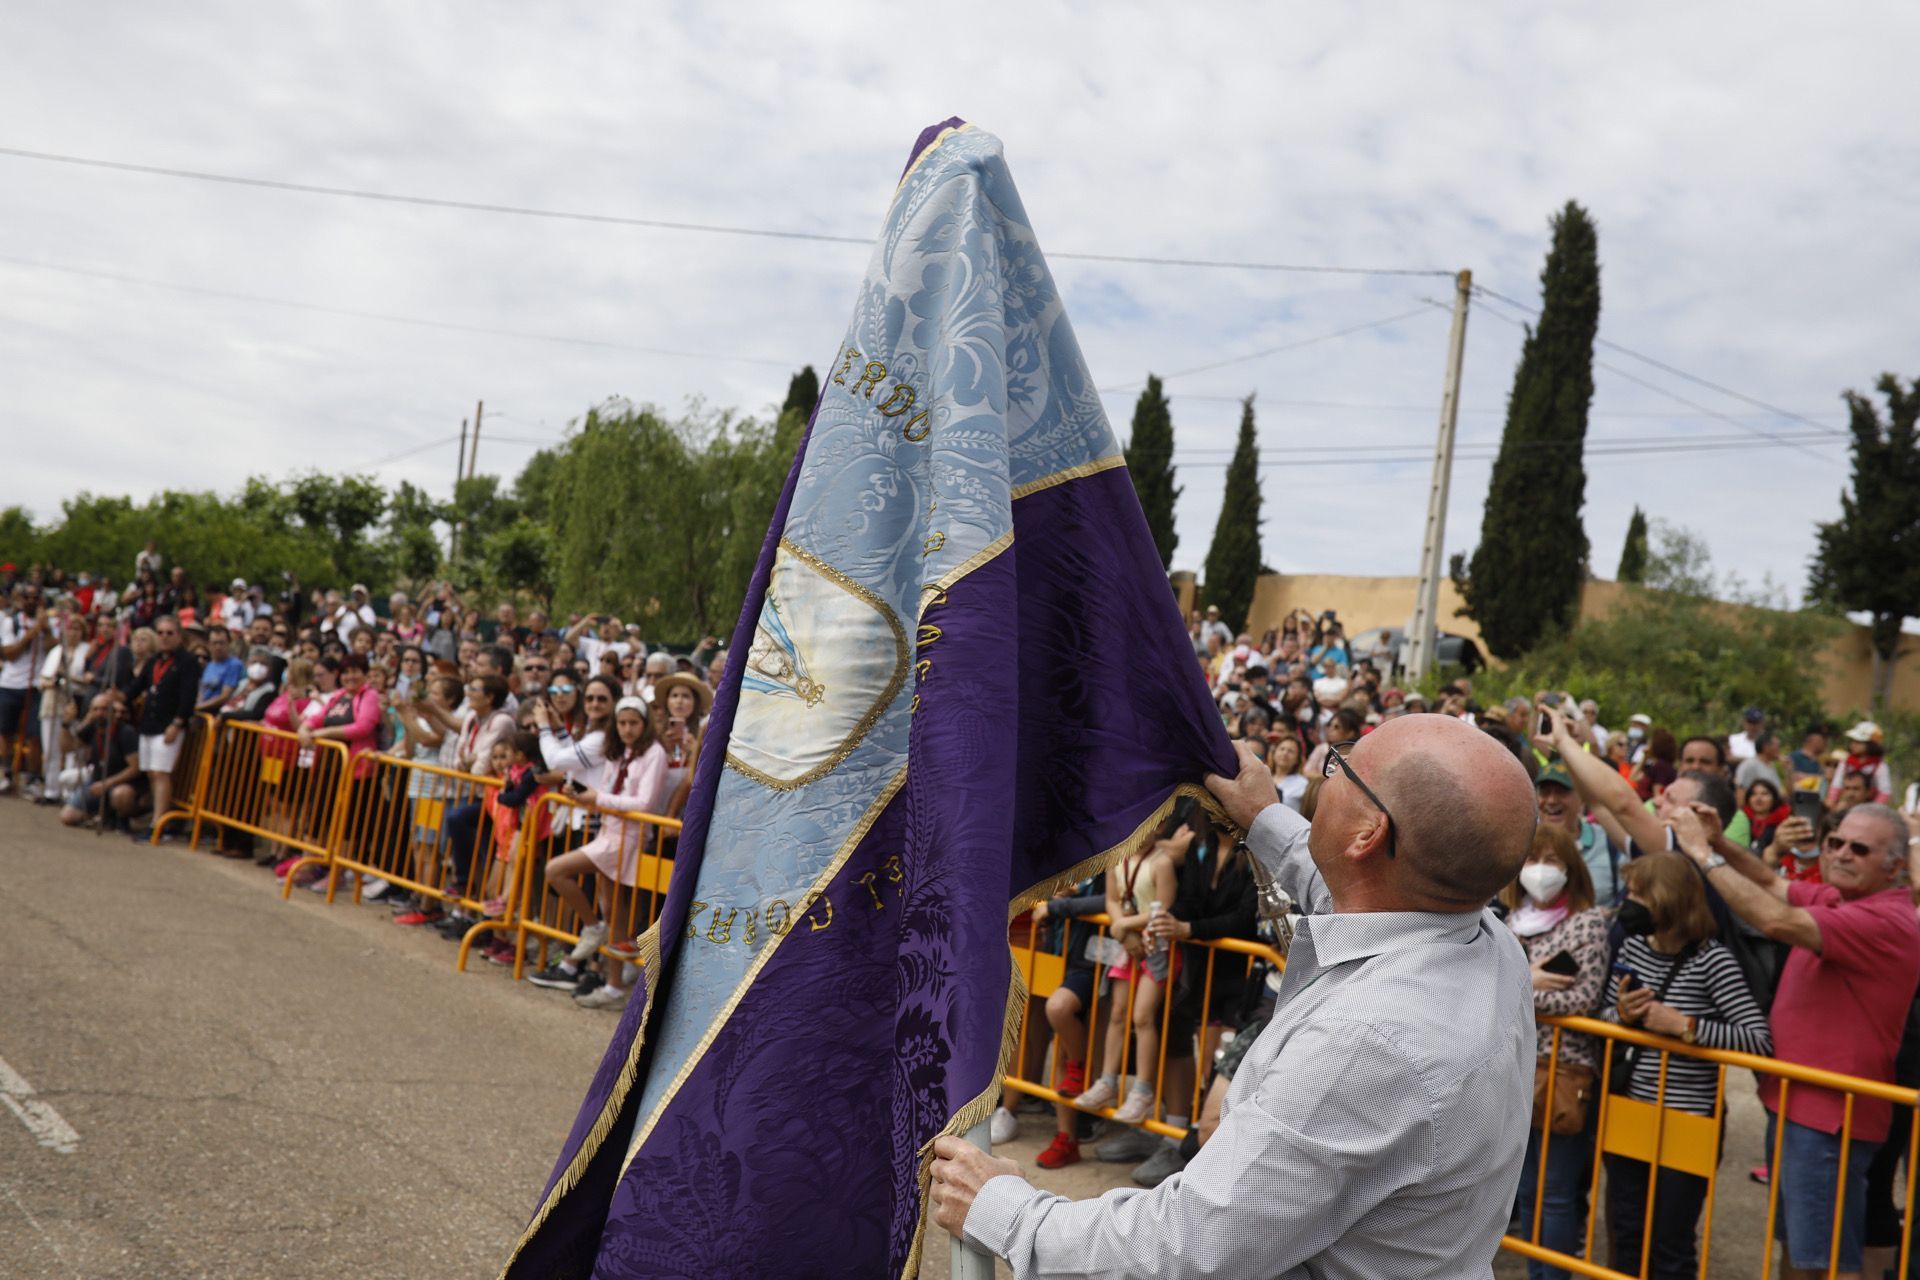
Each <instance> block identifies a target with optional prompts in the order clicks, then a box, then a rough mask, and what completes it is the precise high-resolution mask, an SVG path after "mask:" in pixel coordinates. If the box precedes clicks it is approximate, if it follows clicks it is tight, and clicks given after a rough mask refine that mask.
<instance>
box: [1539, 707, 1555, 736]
mask: <svg viewBox="0 0 1920 1280" xmlns="http://www.w3.org/2000/svg"><path fill="white" fill-rule="evenodd" d="M1535 732H1536V733H1537V734H1538V735H1539V736H1540V737H1542V738H1547V737H1551V736H1553V717H1552V716H1550V715H1548V714H1547V713H1546V712H1544V711H1542V712H1541V713H1540V727H1539V728H1538V729H1537V730H1535Z"/></svg>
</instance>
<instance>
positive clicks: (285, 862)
mask: <svg viewBox="0 0 1920 1280" xmlns="http://www.w3.org/2000/svg"><path fill="white" fill-rule="evenodd" d="M299 863H300V855H299V854H295V855H294V856H293V857H291V858H282V859H280V862H279V865H277V866H275V867H274V869H273V874H274V875H276V876H278V877H280V878H281V879H282V880H284V879H286V878H287V872H289V871H291V870H293V869H294V867H296V866H298V865H299Z"/></svg>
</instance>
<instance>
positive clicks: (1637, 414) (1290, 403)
mask: <svg viewBox="0 0 1920 1280" xmlns="http://www.w3.org/2000/svg"><path fill="white" fill-rule="evenodd" d="M1422 301H1430V300H1427V299H1422ZM1503 318H1504V317H1503ZM1136 392H1137V389H1136V388H1133V387H1119V388H1109V389H1107V390H1105V391H1102V392H1100V394H1101V395H1102V396H1104V397H1106V398H1108V399H1125V398H1127V397H1130V396H1132V395H1135V394H1136ZM1254 394H1255V396H1256V398H1257V401H1258V403H1259V405H1260V407H1261V408H1263V409H1272V408H1281V409H1353V410H1360V411H1365V412H1369V413H1428V414H1430V413H1433V412H1434V411H1435V406H1433V405H1430V404H1376V403H1370V402H1367V401H1360V400H1274V399H1269V398H1268V397H1267V396H1266V395H1265V394H1264V393H1262V392H1259V391H1257V390H1256V392H1255V393H1254ZM1167 399H1169V400H1201V401H1207V402H1213V403H1219V404H1239V403H1240V402H1241V401H1242V400H1245V399H1246V396H1244V395H1237V396H1233V395H1206V394H1202V393H1199V392H1194V391H1169V392H1168V393H1167ZM1460 412H1461V413H1462V414H1473V415H1476V416H1479V417H1498V416H1502V415H1504V414H1505V413H1506V410H1504V409H1462V410H1460ZM1808 412H1812V413H1818V412H1819V410H1817V409H1814V410H1809V411H1808ZM1587 416H1588V417H1590V418H1652V419H1657V420H1659V421H1671V420H1672V419H1674V418H1678V417H1681V416H1683V415H1680V414H1676V413H1673V412H1672V411H1671V410H1667V409H1595V410H1593V411H1592V412H1590V413H1589V414H1588V415H1587ZM1732 416H1733V417H1736V418H1738V417H1742V416H1747V417H1773V416H1774V415H1773V414H1770V413H1769V414H1747V415H1742V414H1737V413H1736V414H1734V415H1732Z"/></svg>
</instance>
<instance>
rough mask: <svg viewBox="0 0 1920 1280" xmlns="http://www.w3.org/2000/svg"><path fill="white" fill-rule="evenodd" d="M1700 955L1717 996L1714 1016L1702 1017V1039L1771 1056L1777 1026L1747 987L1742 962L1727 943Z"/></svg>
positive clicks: (1713, 1046) (1716, 1045) (1711, 991)
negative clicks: (1771, 1022)
mask: <svg viewBox="0 0 1920 1280" xmlns="http://www.w3.org/2000/svg"><path fill="white" fill-rule="evenodd" d="M1700 959H1701V961H1702V962H1704V966H1705V967H1704V969H1703V970H1702V973H1703V976H1704V977H1705V979H1706V984H1707V990H1708V993H1709V994H1710V995H1711V996H1712V997H1713V1016H1711V1017H1702V1018H1700V1021H1699V1023H1698V1025H1697V1026H1696V1027H1695V1029H1694V1030H1695V1034H1696V1035H1697V1036H1698V1037H1699V1043H1700V1044H1702V1045H1705V1046H1706V1047H1707V1048H1709V1049H1731V1050H1733V1051H1734V1052H1736V1053H1752V1054H1758V1055H1759V1056H1761V1057H1763V1058H1764V1057H1771V1056H1772V1054H1773V1030H1772V1028H1771V1027H1769V1026H1768V1025H1767V1015H1766V1013H1765V1012H1763V1011H1762V1010H1761V1008H1760V1005H1759V1004H1758V1003H1757V1002H1756V1001H1755V1000H1754V998H1753V992H1752V991H1751V990H1750V989H1749V988H1748V987H1747V975H1746V974H1745V973H1743V972H1742V971H1741V969H1740V962H1739V961H1737V960H1735V959H1734V958H1733V953H1732V952H1731V951H1728V950H1727V949H1726V948H1725V947H1712V948H1709V949H1708V950H1707V952H1706V953H1705V954H1704V955H1703V956H1701V958H1700Z"/></svg>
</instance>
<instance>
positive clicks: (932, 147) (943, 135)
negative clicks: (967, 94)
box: [893, 124, 973, 199]
mask: <svg viewBox="0 0 1920 1280" xmlns="http://www.w3.org/2000/svg"><path fill="white" fill-rule="evenodd" d="M971 128H973V126H972V125H971V124H962V125H948V126H947V127H946V128H944V129H942V130H941V131H940V132H939V133H936V134H934V135H933V141H932V142H929V143H928V144H927V145H926V147H925V149H923V150H922V151H921V152H920V154H919V155H917V156H915V157H914V158H913V163H912V164H910V165H908V166H907V171H906V172H905V173H903V174H901V175H900V182H899V184H898V185H896V186H895V187H894V189H893V194H894V197H895V198H896V199H897V198H898V197H899V195H900V192H901V191H902V190H903V189H905V187H906V185H907V179H908V178H911V177H912V176H913V171H914V170H915V169H918V168H919V167H920V166H921V165H922V164H924V163H926V159H927V157H928V156H930V155H932V154H933V153H934V152H936V151H938V150H939V149H940V147H941V145H942V144H943V143H945V142H946V140H947V139H948V138H951V137H952V136H953V135H954V134H956V133H965V132H966V131H967V130H969V129H971Z"/></svg>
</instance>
